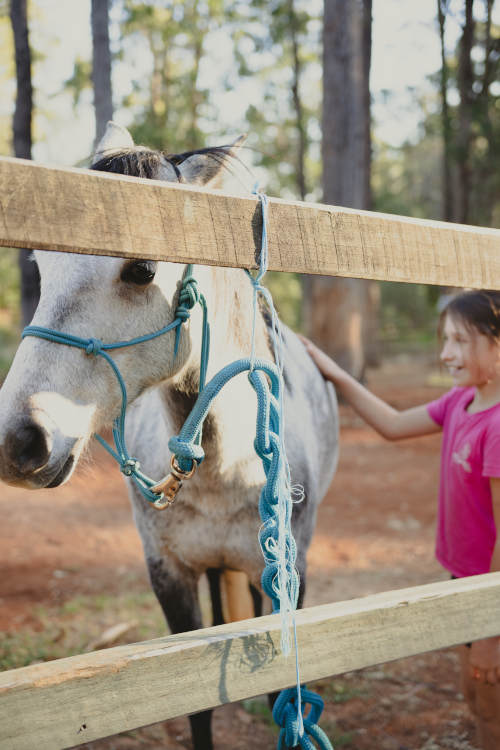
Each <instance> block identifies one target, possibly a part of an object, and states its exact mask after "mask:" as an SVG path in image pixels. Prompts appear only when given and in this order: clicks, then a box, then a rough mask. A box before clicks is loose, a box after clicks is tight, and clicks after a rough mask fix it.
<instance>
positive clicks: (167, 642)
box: [0, 573, 500, 750]
mask: <svg viewBox="0 0 500 750" xmlns="http://www.w3.org/2000/svg"><path fill="white" fill-rule="evenodd" d="M297 626H298V639H299V646H300V661H301V670H302V679H303V680H304V681H306V682H310V681H313V680H317V679H320V678H323V677H328V676H331V675H335V674H341V673H344V672H347V671H350V670H353V669H360V668H362V667H367V666H371V665H374V664H380V663H383V662H386V661H391V660H393V659H399V658H402V657H406V656H411V655H414V654H418V653H423V652H425V651H431V650H434V649H438V648H444V647H447V646H452V645H455V644H458V643H462V642H467V641H471V640H476V639H478V638H482V637H488V636H493V635H499V634H500V573H491V574H489V575H487V576H477V577H475V578H468V579H461V580H458V581H446V582H441V583H435V584H428V585H425V586H417V587H415V588H411V589H403V590H400V591H391V592H386V593H383V594H375V595H373V596H368V597H365V598H363V599H353V600H351V601H347V602H340V603H337V604H327V605H322V606H319V607H311V608H309V609H305V610H302V611H301V612H298V613H297ZM279 640H280V633H279V618H278V617H277V616H269V617H262V618H259V619H254V620H245V621H243V622H238V623H233V624H229V625H222V626H218V627H214V628H207V629H206V630H198V631H195V632H192V633H183V634H181V635H174V636H168V637H165V638H158V639H156V640H154V641H148V642H145V643H137V644H133V645H128V646H118V647H116V648H110V649H107V650H104V651H97V652H94V653H89V654H83V655H81V656H75V657H71V658H68V659H60V660H58V661H53V662H48V663H46V664H36V665H34V666H31V667H25V668H23V669H17V670H12V671H10V672H4V673H3V674H0V748H2V750H32V749H33V748H40V749H45V748H50V750H56V749H57V748H67V747H73V746H75V745H78V744H82V743H84V742H89V741H91V740H94V739H97V738H100V737H104V736H107V735H111V734H116V733H118V732H123V731H126V730H130V729H132V728H135V727H139V726H143V725H146V724H151V723H154V722H157V721H162V720H165V719H169V718H172V717H175V716H180V715H183V714H186V713H192V712H195V711H200V710H202V709H206V708H210V707H214V706H217V705H220V704H222V703H228V702H231V701H236V700H241V699H243V698H248V697H251V696H253V695H258V694H261V693H264V692H267V691H271V690H278V689H281V688H283V687H286V686H289V685H291V684H293V683H294V679H295V666H294V658H293V656H291V657H289V658H288V659H285V658H284V657H283V655H282V654H281V653H280V649H279Z"/></svg>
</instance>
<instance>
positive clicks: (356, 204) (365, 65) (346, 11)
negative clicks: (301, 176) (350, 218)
mask: <svg viewBox="0 0 500 750" xmlns="http://www.w3.org/2000/svg"><path fill="white" fill-rule="evenodd" d="M371 5H372V4H371V0H352V1H351V2H349V3H346V2H345V1H344V0H325V3H324V27H323V120H322V128H323V142H322V157H323V194H324V201H325V202H326V203H331V204H335V205H340V206H348V207H351V208H370V204H371V195H370V155H371V154H370V151H371V149H370V91H369V71H370V59H371ZM332 251H333V249H332ZM373 284H375V282H366V281H361V280H355V279H343V278H342V279H341V278H338V279H331V278H328V277H309V278H308V279H307V280H306V282H305V285H304V287H305V289H304V320H305V328H306V330H307V332H308V334H309V335H310V336H312V338H313V339H314V340H315V341H316V342H317V343H318V344H319V346H321V347H322V348H323V349H324V350H325V351H327V352H328V353H329V354H330V355H331V356H333V357H334V358H335V359H336V360H337V362H338V363H339V364H340V365H341V366H342V367H344V368H345V369H346V370H348V371H349V372H351V373H352V374H353V375H354V376H355V377H357V378H361V377H362V376H363V372H364V369H365V365H366V360H367V353H368V356H369V358H370V360H371V361H372V362H373V361H374V359H375V351H374V349H373V348H371V351H370V347H368V341H371V342H372V343H373V344H374V343H375V340H376V335H375V334H376V317H377V315H376V309H374V307H375V308H376V306H377V303H376V300H377V294H376V293H374V292H375V290H374V289H372V285H373Z"/></svg>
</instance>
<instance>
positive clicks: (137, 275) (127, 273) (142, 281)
mask: <svg viewBox="0 0 500 750" xmlns="http://www.w3.org/2000/svg"><path fill="white" fill-rule="evenodd" d="M155 273H156V263H155V261H154V260H135V261H134V262H133V263H129V264H128V265H127V266H125V268H124V269H123V271H122V272H121V276H120V278H121V280H122V281H126V282H127V283H129V284H137V286H146V284H150V283H151V282H152V281H153V279H154V276H155Z"/></svg>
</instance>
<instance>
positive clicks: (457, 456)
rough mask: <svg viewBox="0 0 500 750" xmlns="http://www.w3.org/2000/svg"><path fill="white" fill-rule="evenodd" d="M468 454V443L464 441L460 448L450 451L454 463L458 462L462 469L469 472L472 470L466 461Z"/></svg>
mask: <svg viewBox="0 0 500 750" xmlns="http://www.w3.org/2000/svg"><path fill="white" fill-rule="evenodd" d="M469 456H470V443H465V445H464V446H462V448H460V450H459V451H453V453H452V456H451V458H452V460H453V462H454V463H456V464H458V465H459V466H461V467H462V469H463V470H464V471H467V472H468V473H469V474H470V472H471V471H472V468H471V465H470V463H469V462H468V461H467V459H468V458H469Z"/></svg>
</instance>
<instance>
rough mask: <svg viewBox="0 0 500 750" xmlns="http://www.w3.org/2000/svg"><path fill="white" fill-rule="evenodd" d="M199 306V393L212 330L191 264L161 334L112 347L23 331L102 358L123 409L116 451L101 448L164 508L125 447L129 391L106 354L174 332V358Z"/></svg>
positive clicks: (36, 330)
mask: <svg viewBox="0 0 500 750" xmlns="http://www.w3.org/2000/svg"><path fill="white" fill-rule="evenodd" d="M197 303H198V304H199V305H200V306H201V308H202V310H203V336H202V343H201V364H200V388H199V389H200V391H201V390H202V389H203V387H204V385H205V380H206V372H207V365H208V356H209V349H210V328H209V325H208V319H207V304H206V301H205V297H204V296H203V294H201V293H200V291H199V288H198V283H197V281H196V279H195V278H194V276H193V266H192V265H191V264H189V265H188V266H187V268H186V273H185V275H184V278H183V280H182V285H181V290H180V294H179V302H178V305H177V308H176V310H175V317H174V320H173V321H172V322H171V323H169V324H168V325H167V326H165V327H164V328H160V330H159V331H155V332H154V333H147V334H145V335H144V336H138V337H137V338H134V339H129V340H128V341H116V342H115V343H113V344H104V343H103V342H102V341H100V339H96V338H88V339H85V338H81V337H80V336H74V335H73V334H71V333H62V332H61V331H56V330H53V329H52V328H43V327H41V326H27V327H26V328H25V329H24V331H23V332H22V338H23V339H24V338H25V337H26V336H36V337H37V338H40V339H45V340H46V341H51V342H53V343H54V344H66V345H67V346H74V347H76V348H77V349H82V350H83V351H84V352H85V354H88V355H94V356H96V357H97V356H98V357H103V359H105V360H106V362H107V363H108V364H109V366H110V367H111V369H112V370H113V372H114V374H115V376H116V379H117V380H118V384H119V386H120V391H121V396H122V405H121V410H120V416H119V417H117V419H115V420H114V422H113V439H114V443H115V448H116V450H113V448H112V447H111V446H110V445H109V444H108V443H107V442H106V441H105V440H104V439H103V438H102V437H101V436H100V435H97V434H96V435H95V437H96V439H97V440H98V441H99V442H100V443H101V445H102V446H103V447H104V448H105V449H106V450H107V451H108V453H110V454H111V455H112V456H113V458H114V459H115V460H116V461H117V462H118V464H119V465H120V470H121V471H122V473H123V474H125V476H128V477H131V478H132V479H133V480H134V481H135V483H136V485H137V487H138V489H139V490H140V492H141V493H142V495H143V497H144V498H145V499H146V500H148V502H150V503H151V504H153V505H155V504H156V505H157V506H158V505H159V506H160V507H162V504H163V500H164V495H163V492H161V493H158V492H153V491H152V489H151V488H152V487H155V486H156V485H157V482H156V481H155V480H153V479H151V478H150V477H148V476H146V475H145V474H143V472H141V471H140V463H139V461H138V460H137V459H136V458H132V457H131V456H130V455H129V453H128V451H127V446H126V444H125V412H126V410H127V388H126V385H125V381H124V379H123V376H122V374H121V372H120V370H119V368H118V365H117V364H116V362H115V361H114V359H113V358H112V357H110V355H109V354H108V353H107V352H108V351H111V350H113V349H124V348H126V347H128V346H135V344H142V343H144V342H145V341H151V339H155V338H157V337H158V336H163V334H164V333H168V332H169V331H172V330H174V329H175V344H174V358H175V357H176V356H177V351H178V348H179V340H180V332H181V326H182V324H183V323H184V322H185V321H186V320H188V319H189V317H190V314H191V310H192V308H193V307H194V306H195V305H196V304H197ZM200 441H201V430H200V433H199V434H198V435H197V442H200Z"/></svg>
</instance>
